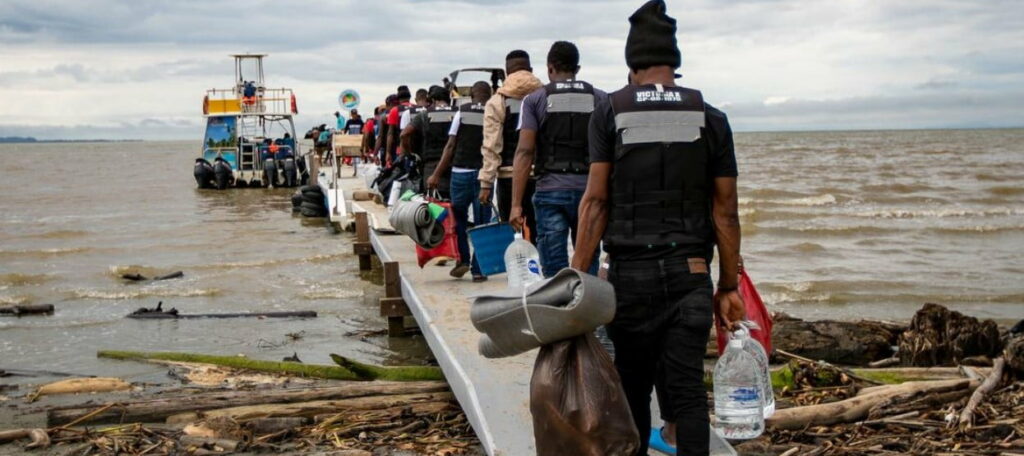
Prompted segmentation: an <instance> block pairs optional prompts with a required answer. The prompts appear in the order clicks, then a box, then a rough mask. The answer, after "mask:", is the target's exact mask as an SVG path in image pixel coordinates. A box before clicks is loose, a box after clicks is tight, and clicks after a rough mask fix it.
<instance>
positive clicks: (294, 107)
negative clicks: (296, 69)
mask: <svg viewBox="0 0 1024 456" xmlns="http://www.w3.org/2000/svg"><path fill="white" fill-rule="evenodd" d="M298 113H299V105H298V104H296V103H295V94H294V93H293V94H292V114H298Z"/></svg>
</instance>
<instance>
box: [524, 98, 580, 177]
mask: <svg viewBox="0 0 1024 456" xmlns="http://www.w3.org/2000/svg"><path fill="white" fill-rule="evenodd" d="M544 91H545V92H546V93H547V99H548V102H547V116H546V117H545V118H544V122H543V123H541V125H540V129H539V131H538V132H537V159H536V161H535V165H534V170H535V172H536V173H537V174H538V175H542V174H547V173H560V174H586V173H587V171H588V170H589V163H590V154H589V152H590V151H589V150H587V144H588V143H587V131H588V128H589V126H590V114H591V113H593V112H594V87H593V86H591V85H590V84H588V83H586V82H583V81H560V82H552V83H550V84H548V85H546V86H544Z"/></svg>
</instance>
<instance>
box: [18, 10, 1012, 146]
mask: <svg viewBox="0 0 1024 456" xmlns="http://www.w3.org/2000/svg"><path fill="white" fill-rule="evenodd" d="M638 5H639V2H637V1H635V0H606V1H559V2H550V1H540V0H524V1H518V2H505V1H487V0H481V1H471V2H470V1H467V2H457V1H447V0H446V1H429V0H424V1H412V0H394V1H388V2H355V1H340V2H333V1H332V2H313V1H310V2H299V3H282V2H273V1H269V0H264V1H258V2H246V3H241V4H240V3H236V2H228V1H226V0H219V1H217V0H210V1H202V0H189V1H176V2H157V1H128V0H95V1H90V2H78V1H71V0H67V1H63V2H62V1H40V0H28V1H26V0H6V1H5V2H4V9H3V10H0V135H6V134H12V135H13V134H21V133H20V132H24V131H33V132H37V133H34V134H37V135H38V136H40V137H54V136H57V135H67V134H86V133H89V134H90V136H89V137H95V136H94V135H93V134H92V133H95V134H100V133H102V134H105V135H111V136H115V137H129V138H137V137H144V138H193V137H196V136H198V133H197V131H199V130H201V126H200V122H201V118H200V103H201V99H202V95H203V93H204V90H205V89H207V88H212V87H224V86H229V85H230V84H231V81H230V77H231V73H232V68H231V61H230V59H229V58H228V57H227V55H228V54H230V53H234V52H246V51H254V52H255V51H258V52H268V53H270V57H268V59H267V62H266V65H267V80H268V83H269V84H271V85H276V86H289V87H292V88H294V89H295V91H296V93H297V95H298V97H299V110H300V113H301V116H300V118H299V127H300V128H304V127H307V126H309V125H312V124H318V123H322V122H328V121H330V120H331V117H330V114H331V113H333V112H334V111H335V110H337V104H336V97H337V94H338V92H339V91H340V90H342V89H344V88H354V89H356V90H359V91H360V92H361V94H362V95H363V98H364V100H365V101H364V105H363V110H364V111H365V110H367V109H368V108H370V107H371V106H372V105H373V104H375V103H376V102H378V101H380V100H382V99H383V97H384V96H385V95H386V94H387V93H389V92H390V91H392V90H393V89H394V87H395V86H397V85H398V84H403V83H404V84H408V85H410V86H411V87H413V88H417V87H424V86H427V85H429V84H434V83H437V82H439V80H440V78H441V77H442V76H444V75H445V74H447V73H448V72H449V71H451V70H452V69H455V68H459V67H464V66H471V65H472V66H477V65H487V66H499V65H501V64H502V59H503V57H504V54H505V53H506V52H507V51H508V50H510V49H513V48H523V49H526V50H527V51H529V52H530V53H531V54H532V55H533V56H534V60H535V67H536V68H537V70H538V74H539V75H540V76H541V78H542V79H546V78H545V77H544V75H543V74H542V73H543V65H542V62H543V58H544V55H545V54H546V51H547V47H548V46H549V44H550V43H551V42H552V41H554V40H557V39H567V40H571V41H574V42H576V43H577V45H578V46H579V47H580V50H581V53H582V62H581V65H582V67H583V71H582V73H581V75H580V76H581V77H582V78H584V79H587V80H590V81H591V82H593V83H595V85H597V86H599V87H602V88H606V89H610V90H613V89H615V88H618V87H620V86H621V85H622V84H623V83H624V81H625V76H626V68H625V63H624V58H623V47H624V43H625V38H626V34H627V33H628V22H627V20H626V18H627V17H628V16H629V14H630V13H631V12H632V11H633V10H634V9H635V8H636V7H637V6H638ZM668 10H669V14H671V15H673V16H675V17H677V19H678V21H679V33H678V38H679V43H680V48H681V49H682V52H683V68H682V69H681V73H683V76H684V77H683V79H682V82H683V83H684V84H685V85H688V86H691V87H696V88H700V89H701V90H702V91H704V93H705V99H707V100H709V101H710V102H711V103H713V104H716V105H717V106H719V107H721V108H723V109H726V111H727V113H728V114H729V117H730V119H731V121H732V123H733V125H734V128H735V129H736V130H753V129H824V128H892V127H904V126H905V127H908V128H909V127H915V128H916V127H947V126H967V127H976V126H1005V125H1022V124H1024V108H1020V106H1024V92H1022V90H1021V89H1020V81H1021V80H1022V78H1024V60H1022V59H1020V58H1019V56H1020V55H1024V3H1021V2H1019V1H1010V0H973V1H954V0H905V1H902V2H875V1H869V0H850V1H844V2H820V1H814V0H743V1H722V0H692V1H676V0H669V2H668ZM243 24H244V26H242V25H243ZM935 100H943V103H938V104H937V103H936V101H935ZM958 107H959V108H958ZM146 119H149V120H148V121H146ZM154 122H162V124H155V123H154ZM183 123H184V125H183ZM51 134H52V135H51Z"/></svg>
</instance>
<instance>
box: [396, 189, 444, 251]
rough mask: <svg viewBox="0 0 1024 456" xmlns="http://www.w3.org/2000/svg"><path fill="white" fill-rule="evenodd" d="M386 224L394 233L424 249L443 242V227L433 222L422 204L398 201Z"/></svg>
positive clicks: (428, 210) (432, 218)
mask: <svg viewBox="0 0 1024 456" xmlns="http://www.w3.org/2000/svg"><path fill="white" fill-rule="evenodd" d="M388 222H390V223H391V226H392V227H394V228H395V231H398V232H399V233H402V234H404V235H406V236H409V237H410V238H412V240H413V242H415V243H416V244H419V246H420V247H423V248H425V249H432V248H434V247H437V246H438V245H439V244H441V241H443V240H444V225H442V224H440V223H437V221H436V220H434V217H433V216H431V215H430V208H429V207H428V206H427V203H424V202H418V201H399V202H398V204H396V205H395V207H393V208H392V209H391V215H390V216H389V217H388Z"/></svg>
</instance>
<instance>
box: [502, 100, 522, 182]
mask: <svg viewBox="0 0 1024 456" xmlns="http://www.w3.org/2000/svg"><path fill="white" fill-rule="evenodd" d="M504 98H505V123H504V124H502V126H501V166H512V163H513V162H514V161H515V158H516V147H519V130H517V129H518V128H519V111H520V110H521V109H522V108H523V99H522V98H512V97H504Z"/></svg>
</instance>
